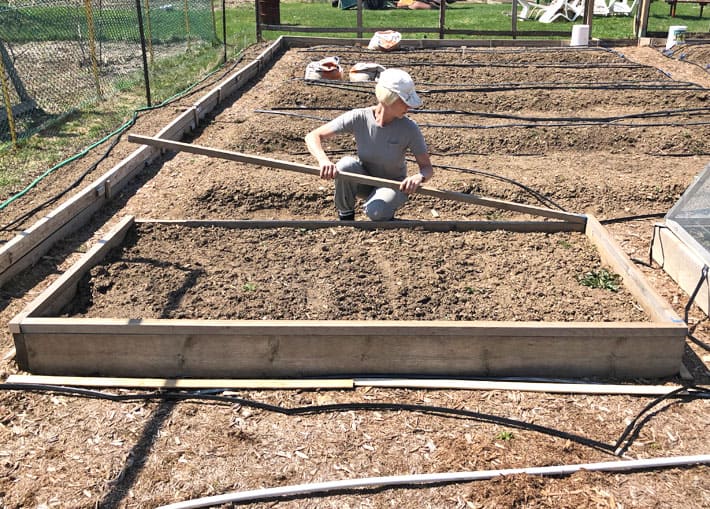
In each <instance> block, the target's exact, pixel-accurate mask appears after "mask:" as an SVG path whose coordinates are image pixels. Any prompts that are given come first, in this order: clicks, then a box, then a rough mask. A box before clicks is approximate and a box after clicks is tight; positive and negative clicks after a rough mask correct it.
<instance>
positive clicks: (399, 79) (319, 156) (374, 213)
mask: <svg viewBox="0 0 710 509" xmlns="http://www.w3.org/2000/svg"><path fill="white" fill-rule="evenodd" d="M375 95H376V97H377V104H376V105H375V106H371V107H368V108H359V109H354V110H351V111H348V112H347V113H344V114H342V115H340V116H339V117H337V118H335V119H333V120H331V121H330V122H328V123H327V124H324V125H322V126H320V127H318V128H317V129H314V130H313V131H311V132H310V133H308V134H307V135H306V146H307V147H308V151H309V152H310V153H311V154H312V155H313V157H315V158H316V160H317V161H318V166H319V167H320V177H321V178H324V179H335V206H336V208H337V209H338V217H339V218H340V219H341V220H346V221H351V220H353V219H355V202H356V200H357V198H358V197H361V198H363V199H364V200H365V203H364V206H363V210H364V212H365V214H366V215H367V217H369V218H370V219H372V220H373V221H388V220H390V219H393V218H394V214H395V212H396V211H397V209H398V208H400V207H401V206H402V205H404V203H405V202H406V201H407V198H408V195H409V194H411V193H413V192H414V191H416V190H417V188H419V186H421V185H422V184H423V183H424V182H426V181H427V180H429V179H431V177H432V176H433V174H434V170H433V168H432V166H431V161H430V159H429V153H428V151H427V146H426V142H425V141H424V137H423V136H422V133H421V131H420V130H419V126H418V125H417V124H416V123H415V122H414V121H413V120H411V119H409V118H408V117H406V114H407V112H408V111H409V110H410V108H418V107H419V106H421V99H420V98H419V96H418V95H417V93H416V91H415V89H414V81H412V78H411V77H410V76H409V74H407V73H406V72H405V71H403V70H401V69H387V70H385V71H383V72H382V73H381V74H380V77H379V80H378V82H377V85H376V87H375ZM341 133H350V134H352V135H354V136H355V142H356V144H357V157H353V156H346V157H343V158H342V159H340V160H339V161H338V162H337V164H334V163H333V162H332V161H331V160H330V158H329V157H328V155H327V154H326V153H325V150H323V141H324V140H327V139H328V138H332V137H333V136H336V135H338V134H341ZM407 150H409V151H411V152H412V154H413V155H414V157H415V159H416V161H417V165H418V166H419V173H417V174H415V175H411V176H409V177H408V176H407V161H406V159H405V156H406V153H407ZM339 171H344V172H349V173H357V174H360V175H369V176H372V177H380V178H385V179H389V180H397V181H400V182H401V184H400V186H399V190H396V189H391V188H389V187H373V186H368V185H364V184H358V183H356V182H352V181H348V180H346V179H343V178H338V172H339Z"/></svg>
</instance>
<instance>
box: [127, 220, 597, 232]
mask: <svg viewBox="0 0 710 509" xmlns="http://www.w3.org/2000/svg"><path fill="white" fill-rule="evenodd" d="M136 223H153V224H173V225H178V226H185V227H187V228H202V227H205V226H217V227H220V228H234V229H270V228H306V229H309V230H317V229H321V228H336V227H344V226H347V227H349V228H357V229H361V230H393V229H419V230H425V231H435V232H450V231H459V232H466V231H481V232H483V231H499V230H502V231H508V232H518V233H558V232H580V233H582V232H584V225H583V224H581V223H569V222H566V221H422V220H400V221H337V220H315V219H305V220H298V219H296V220H279V219H243V220H233V219H136Z"/></svg>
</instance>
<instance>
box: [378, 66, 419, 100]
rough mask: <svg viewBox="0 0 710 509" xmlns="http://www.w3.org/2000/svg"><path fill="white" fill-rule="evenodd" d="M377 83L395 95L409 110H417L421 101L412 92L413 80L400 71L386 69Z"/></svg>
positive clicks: (414, 91)
mask: <svg viewBox="0 0 710 509" xmlns="http://www.w3.org/2000/svg"><path fill="white" fill-rule="evenodd" d="M377 83H378V84H379V85H381V86H382V87H384V88H386V89H387V90H391V91H392V92H394V93H396V94H397V95H398V96H399V97H400V98H401V99H402V100H403V101H404V103H405V104H406V105H407V106H409V107H410V108H419V106H421V105H422V100H421V99H420V98H419V96H418V95H417V92H416V90H414V80H412V77H411V76H410V75H409V74H407V73H406V72H405V71H403V70H402V69H386V70H384V71H382V72H381V73H380V78H379V79H378V80H377Z"/></svg>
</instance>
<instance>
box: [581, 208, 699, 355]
mask: <svg viewBox="0 0 710 509" xmlns="http://www.w3.org/2000/svg"><path fill="white" fill-rule="evenodd" d="M586 235H587V237H589V239H590V240H591V241H592V243H593V244H594V245H595V246H596V248H597V250H598V251H599V256H600V257H601V259H602V262H604V263H605V264H607V265H609V266H610V267H611V268H612V270H613V271H614V272H616V273H618V274H620V275H621V276H622V277H623V282H624V287H625V288H626V289H627V290H629V292H631V294H632V295H633V296H634V298H635V299H636V300H637V301H638V303H639V304H640V305H641V307H642V308H643V309H644V311H646V313H648V314H649V315H650V316H651V318H652V319H653V320H655V321H657V322H665V323H669V324H676V325H677V326H678V327H680V328H682V329H683V330H684V331H685V332H687V326H686V325H685V322H683V320H682V319H681V318H680V317H679V316H678V315H677V314H676V312H675V311H674V310H673V308H672V307H671V306H670V304H668V303H667V302H666V301H665V300H664V299H663V298H662V297H661V296H660V295H659V294H658V292H656V290H654V289H653V288H652V287H651V286H650V285H649V284H648V282H647V281H646V278H645V277H644V275H643V273H642V272H641V271H640V270H639V269H638V268H636V266H634V264H633V262H632V261H631V260H630V259H629V257H628V256H626V253H624V250H623V249H622V248H621V246H620V245H619V243H618V242H616V241H615V240H614V239H613V238H612V237H611V236H610V235H609V234H608V232H607V231H606V229H605V228H604V227H603V226H602V225H601V224H600V223H599V221H597V219H596V218H595V217H594V216H592V215H588V216H587V229H586ZM683 337H685V333H684V334H683ZM670 346H671V345H669V347H670ZM672 346H673V348H674V349H678V348H681V349H682V344H680V345H672ZM669 354H670V352H669ZM679 358H680V357H679Z"/></svg>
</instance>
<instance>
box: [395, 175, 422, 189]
mask: <svg viewBox="0 0 710 509" xmlns="http://www.w3.org/2000/svg"><path fill="white" fill-rule="evenodd" d="M423 183H424V175H422V174H421V173H417V174H416V175H411V176H409V177H407V178H406V179H404V180H403V181H402V183H401V184H400V185H399V190H400V191H402V192H403V193H407V194H412V193H413V192H415V191H416V190H417V189H419V187H420V186H421V185H422V184H423Z"/></svg>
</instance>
